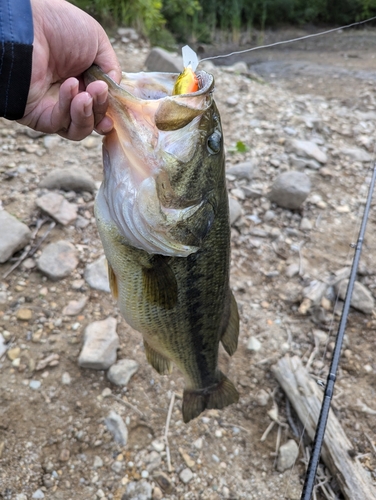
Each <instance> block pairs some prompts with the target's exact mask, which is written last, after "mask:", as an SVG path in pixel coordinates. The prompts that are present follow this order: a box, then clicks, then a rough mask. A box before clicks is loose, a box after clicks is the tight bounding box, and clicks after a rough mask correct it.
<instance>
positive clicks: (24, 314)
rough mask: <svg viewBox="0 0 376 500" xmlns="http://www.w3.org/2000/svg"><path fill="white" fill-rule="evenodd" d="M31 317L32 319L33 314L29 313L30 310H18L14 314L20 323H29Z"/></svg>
mask: <svg viewBox="0 0 376 500" xmlns="http://www.w3.org/2000/svg"><path fill="white" fill-rule="evenodd" d="M32 317H33V312H32V311H31V309H25V308H21V309H18V311H17V313H16V318H17V319H19V320H20V321H30V320H31V318H32Z"/></svg>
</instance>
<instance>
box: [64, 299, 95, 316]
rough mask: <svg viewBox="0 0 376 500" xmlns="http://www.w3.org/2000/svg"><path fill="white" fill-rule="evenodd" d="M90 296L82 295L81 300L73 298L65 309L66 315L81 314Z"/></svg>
mask: <svg viewBox="0 0 376 500" xmlns="http://www.w3.org/2000/svg"><path fill="white" fill-rule="evenodd" d="M88 300H89V298H88V297H82V299H80V300H71V301H70V302H69V303H68V305H67V306H65V307H64V309H63V315H64V316H76V315H77V314H79V313H80V312H81V311H82V310H83V309H84V307H85V306H86V304H87V301H88Z"/></svg>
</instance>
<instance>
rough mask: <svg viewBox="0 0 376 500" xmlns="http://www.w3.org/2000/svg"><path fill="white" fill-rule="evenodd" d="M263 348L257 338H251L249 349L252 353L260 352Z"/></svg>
mask: <svg viewBox="0 0 376 500" xmlns="http://www.w3.org/2000/svg"><path fill="white" fill-rule="evenodd" d="M261 347H262V344H261V342H260V341H259V340H258V339H256V337H250V339H249V340H248V344H247V349H249V350H250V351H255V352H258V351H259V350H260V349H261Z"/></svg>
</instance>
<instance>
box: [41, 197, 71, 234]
mask: <svg viewBox="0 0 376 500" xmlns="http://www.w3.org/2000/svg"><path fill="white" fill-rule="evenodd" d="M36 204H37V206H38V207H39V208H40V209H41V210H43V212H46V214H48V215H50V216H51V217H52V218H53V219H55V220H56V222H59V224H62V225H63V226H67V225H68V224H71V223H72V222H74V221H75V220H76V219H77V205H75V204H74V203H70V202H69V201H68V200H66V199H65V198H64V196H63V195H61V194H58V193H47V194H44V195H43V196H41V197H40V198H38V199H37V201H36Z"/></svg>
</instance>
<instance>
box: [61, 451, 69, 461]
mask: <svg viewBox="0 0 376 500" xmlns="http://www.w3.org/2000/svg"><path fill="white" fill-rule="evenodd" d="M69 458H70V451H69V450H67V449H66V448H63V449H62V450H61V452H60V455H59V460H60V461H61V462H68V460H69Z"/></svg>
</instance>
